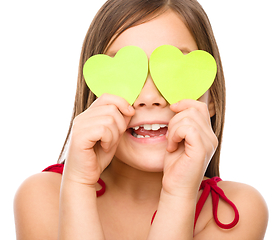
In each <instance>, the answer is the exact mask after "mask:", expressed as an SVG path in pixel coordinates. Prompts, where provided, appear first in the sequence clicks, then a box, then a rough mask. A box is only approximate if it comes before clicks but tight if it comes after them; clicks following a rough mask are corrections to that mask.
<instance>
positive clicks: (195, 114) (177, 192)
mask: <svg viewBox="0 0 277 240" xmlns="http://www.w3.org/2000/svg"><path fill="white" fill-rule="evenodd" d="M170 108H171V110H172V111H174V112H176V113H177V114H176V115H175V116H174V117H173V118H172V119H171V120H170V122H169V125H168V135H167V140H168V145H167V152H166V154H165V162H164V177H163V192H165V193H167V194H169V195H171V196H178V197H186V198H187V197H189V198H196V196H197V193H198V189H199V186H200V184H201V181H202V180H203V177H204V174H205V171H206V169H207V166H208V164H209V162H210V160H211V158H212V156H213V154H214V152H215V150H216V148H217V145H218V139H217V137H216V136H215V134H214V132H213V129H212V126H211V122H210V114H209V111H208V108H207V105H206V104H205V103H203V102H199V101H195V100H188V99H185V100H182V101H180V102H178V103H177V104H173V105H171V106H170Z"/></svg>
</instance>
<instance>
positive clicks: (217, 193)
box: [194, 177, 239, 229]
mask: <svg viewBox="0 0 277 240" xmlns="http://www.w3.org/2000/svg"><path fill="white" fill-rule="evenodd" d="M219 181H222V180H221V179H220V178H219V177H214V178H211V179H208V180H205V181H203V182H202V184H201V186H200V189H199V190H201V189H203V193H202V195H201V197H200V199H199V201H198V203H197V205H196V212H195V220H194V227H195V224H196V222H197V219H198V217H199V214H200V212H201V210H202V208H203V206H204V204H205V202H206V200H207V198H208V196H209V194H210V192H211V194H212V202H213V216H214V220H215V222H216V224H217V225H218V226H219V227H220V228H223V229H230V228H233V227H234V226H236V225H237V223H238V221H239V212H238V209H237V208H236V206H235V204H234V203H232V202H231V201H230V200H229V199H228V198H227V197H226V195H225V194H224V192H223V190H222V189H221V188H219V187H218V186H217V183H218V182H219ZM219 197H221V198H222V199H223V200H224V201H225V202H227V203H228V204H229V205H230V206H231V207H232V208H233V210H234V212H235V217H234V220H233V221H232V222H231V223H229V224H223V223H221V222H220V221H219V219H218V216H217V211H218V202H219Z"/></svg>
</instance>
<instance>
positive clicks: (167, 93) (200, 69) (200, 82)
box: [149, 45, 217, 104]
mask: <svg viewBox="0 0 277 240" xmlns="http://www.w3.org/2000/svg"><path fill="white" fill-rule="evenodd" d="M149 68H150V73H151V76H152V79H153V81H154V83H155V85H156V87H157V88H158V90H159V91H160V93H161V94H162V95H163V97H164V98H165V99H166V100H167V101H168V102H169V103H170V104H173V103H176V102H178V101H180V100H182V99H194V100H197V99H198V98H200V97H201V96H202V95H203V94H204V93H205V92H206V91H207V90H208V89H209V88H210V87H211V85H212V84H213V82H214V79H215V76H216V73H217V65H216V61H215V59H214V57H213V56H212V55H211V54H209V53H208V52H205V51H203V50H196V51H193V52H190V53H189V54H187V55H184V54H183V53H182V52H181V51H180V50H179V49H178V48H176V47H174V46H171V45H163V46H160V47H158V48H156V49H155V50H154V51H153V53H152V54H151V56H150V61H149Z"/></svg>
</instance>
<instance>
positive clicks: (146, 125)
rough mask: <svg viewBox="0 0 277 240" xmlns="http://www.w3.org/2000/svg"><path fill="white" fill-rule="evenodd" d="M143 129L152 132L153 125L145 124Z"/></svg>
mask: <svg viewBox="0 0 277 240" xmlns="http://www.w3.org/2000/svg"><path fill="white" fill-rule="evenodd" d="M143 128H144V129H145V130H152V125H151V124H144V125H143Z"/></svg>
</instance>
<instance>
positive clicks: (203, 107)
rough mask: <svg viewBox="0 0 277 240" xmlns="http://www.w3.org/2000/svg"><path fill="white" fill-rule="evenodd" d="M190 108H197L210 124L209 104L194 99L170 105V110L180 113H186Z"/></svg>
mask: <svg viewBox="0 0 277 240" xmlns="http://www.w3.org/2000/svg"><path fill="white" fill-rule="evenodd" d="M188 108H195V109H197V110H198V111H199V112H200V113H201V114H202V115H203V116H204V118H205V119H206V120H208V122H209V123H210V113H209V110H208V107H207V104H206V103H204V102H200V101H195V100H192V99H183V100H181V101H179V102H177V103H175V104H172V105H170V109H171V110H172V111H173V112H176V113H179V112H181V111H184V110H186V109H188Z"/></svg>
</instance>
